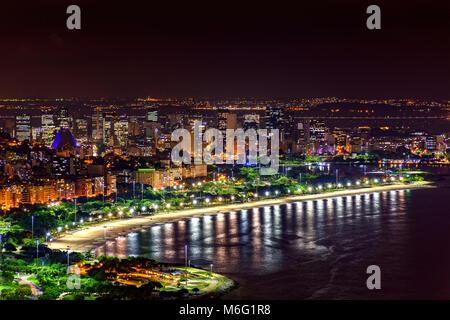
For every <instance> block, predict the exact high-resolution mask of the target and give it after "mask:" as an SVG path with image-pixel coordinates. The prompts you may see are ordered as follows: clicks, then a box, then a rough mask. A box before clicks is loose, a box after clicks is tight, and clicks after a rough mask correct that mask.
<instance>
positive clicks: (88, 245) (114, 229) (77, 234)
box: [47, 184, 433, 252]
mask: <svg viewBox="0 0 450 320" xmlns="http://www.w3.org/2000/svg"><path fill="white" fill-rule="evenodd" d="M421 188H433V186H430V185H424V184H392V185H388V186H379V187H366V188H358V189H353V190H342V191H333V192H327V193H321V194H313V195H298V196H288V197H283V198H277V199H267V200H260V201H252V202H246V203H235V204H225V205H220V206H212V207H205V208H194V209H186V210H179V211H173V212H164V213H158V214H155V215H152V216H143V217H133V218H123V219H117V220H112V221H105V222H101V223H98V224H95V225H91V226H86V227H84V228H81V229H77V230H74V231H69V232H66V233H64V234H62V235H61V236H60V237H59V238H57V239H55V240H54V241H52V242H48V243H47V245H48V247H49V248H51V249H59V250H67V249H68V248H69V249H70V250H71V251H77V252H88V251H90V250H92V249H95V248H97V247H98V246H101V245H102V244H104V243H105V241H107V240H113V239H115V238H116V237H118V236H125V235H126V234H128V233H130V232H133V231H136V230H140V229H143V228H146V227H149V226H151V225H155V224H161V223H166V222H171V221H176V220H180V219H185V218H189V217H194V216H199V215H205V214H217V213H219V212H229V211H233V210H241V209H251V208H254V207H262V206H269V205H276V204H284V203H288V202H295V201H307V200H315V199H323V198H333V197H342V196H352V195H357V194H364V193H372V192H383V191H391V190H404V189H421ZM105 230H106V232H105ZM105 234H106V237H105Z"/></svg>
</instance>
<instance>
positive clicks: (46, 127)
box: [41, 111, 56, 147]
mask: <svg viewBox="0 0 450 320" xmlns="http://www.w3.org/2000/svg"><path fill="white" fill-rule="evenodd" d="M41 128H42V138H41V139H42V143H43V144H44V145H45V146H47V147H50V146H51V144H52V142H53V138H54V133H55V129H56V127H55V122H54V119H53V114H52V113H50V112H49V111H47V112H46V113H44V114H43V115H41Z"/></svg>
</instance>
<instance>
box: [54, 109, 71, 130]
mask: <svg viewBox="0 0 450 320" xmlns="http://www.w3.org/2000/svg"><path fill="white" fill-rule="evenodd" d="M71 125H72V121H71V117H70V116H69V111H68V110H67V109H66V108H61V109H59V110H58V112H56V127H57V128H58V129H62V128H66V129H71Z"/></svg>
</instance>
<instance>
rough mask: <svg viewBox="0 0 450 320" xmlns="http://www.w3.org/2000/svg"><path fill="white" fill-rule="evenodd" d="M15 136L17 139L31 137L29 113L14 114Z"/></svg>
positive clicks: (21, 139) (28, 138)
mask: <svg viewBox="0 0 450 320" xmlns="http://www.w3.org/2000/svg"><path fill="white" fill-rule="evenodd" d="M16 138H17V140H19V141H24V140H30V139H31V117H30V116H29V115H26V114H22V115H19V116H16Z"/></svg>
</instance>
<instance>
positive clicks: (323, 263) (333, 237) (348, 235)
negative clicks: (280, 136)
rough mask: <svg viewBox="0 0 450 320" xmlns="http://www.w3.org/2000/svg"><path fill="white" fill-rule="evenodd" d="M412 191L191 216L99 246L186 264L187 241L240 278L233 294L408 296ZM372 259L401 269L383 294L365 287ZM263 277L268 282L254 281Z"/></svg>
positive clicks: (195, 252)
mask: <svg viewBox="0 0 450 320" xmlns="http://www.w3.org/2000/svg"><path fill="white" fill-rule="evenodd" d="M410 198H411V197H410V192H409V191H405V190H401V191H389V192H381V193H371V194H362V195H352V196H344V197H335V198H328V199H320V200H308V201H300V202H293V203H288V204H284V205H274V206H265V207H261V208H253V209H250V210H241V211H237V212H231V213H218V214H216V215H205V216H199V217H192V218H189V219H186V220H183V221H177V222H171V223H166V224H163V225H156V226H152V227H150V228H148V229H147V230H144V231H140V232H134V233H130V234H129V235H128V236H127V237H120V238H118V239H116V241H115V242H108V243H107V244H106V245H104V246H101V247H99V248H98V249H97V251H96V253H97V254H98V255H99V254H106V255H117V256H119V257H125V256H136V255H143V256H146V257H149V258H151V259H155V260H158V261H162V262H169V263H180V264H183V263H184V246H185V244H187V245H188V256H189V260H190V262H191V265H194V266H199V267H203V268H205V269H209V265H210V264H211V263H212V264H213V265H214V270H215V271H216V272H219V273H223V274H226V275H228V276H230V277H231V278H235V279H236V280H237V281H239V282H240V283H241V288H240V289H238V290H237V291H236V292H235V293H232V294H231V295H229V296H228V297H229V298H265V299H269V298H288V299H293V298H295V299H297V298H300V299H301V298H373V297H376V298H405V297H408V296H407V294H404V290H406V289H405V288H406V287H405V283H407V282H408V281H409V280H408V279H407V278H408V277H407V276H408V275H407V274H404V273H402V270H405V269H407V267H408V265H407V263H408V261H410V260H411V259H410V258H411V256H408V254H410V250H409V244H408V241H409V240H410V239H411V238H412V237H411V234H409V232H410V229H411V228H410V227H409V226H408V224H407V223H405V222H407V220H405V219H410V218H409V217H408V214H407V213H408V208H409V209H410V206H408V203H407V202H408V201H409V199H410ZM370 264H380V265H381V266H382V267H383V266H384V268H387V267H389V268H390V270H395V271H396V272H398V273H399V275H395V274H389V273H388V274H387V275H386V276H385V277H384V279H386V278H387V279H389V277H393V278H395V279H396V282H395V283H396V284H395V285H394V284H393V283H391V284H390V285H389V284H388V285H386V284H385V286H384V288H383V289H384V294H385V295H379V294H378V293H377V294H378V295H377V294H373V293H368V291H367V289H366V287H365V279H366V274H365V269H366V267H367V266H368V265H370ZM259 279H266V280H265V281H266V284H267V285H266V286H264V285H260V286H258V285H255V282H258V280H259ZM260 282H261V281H260ZM278 282H281V283H283V286H282V287H283V289H282V288H281V286H280V285H278V286H277V283H278ZM269 284H270V285H269ZM269 288H270V290H269Z"/></svg>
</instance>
